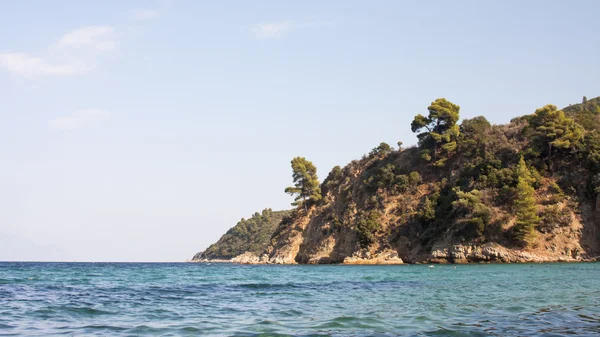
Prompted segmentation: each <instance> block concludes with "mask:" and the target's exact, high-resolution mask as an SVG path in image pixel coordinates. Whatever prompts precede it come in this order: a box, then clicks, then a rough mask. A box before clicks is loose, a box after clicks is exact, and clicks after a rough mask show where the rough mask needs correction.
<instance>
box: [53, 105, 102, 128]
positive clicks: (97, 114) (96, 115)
mask: <svg viewBox="0 0 600 337" xmlns="http://www.w3.org/2000/svg"><path fill="white" fill-rule="evenodd" d="M108 116H109V113H108V112H106V111H105V110H102V109H85V110H79V111H76V112H74V113H73V114H71V115H69V116H64V117H59V118H56V119H53V120H51V121H50V122H48V126H49V127H50V128H52V129H62V130H72V129H79V128H82V127H86V126H89V125H91V124H93V123H96V122H99V121H101V120H104V119H107V118H108Z"/></svg>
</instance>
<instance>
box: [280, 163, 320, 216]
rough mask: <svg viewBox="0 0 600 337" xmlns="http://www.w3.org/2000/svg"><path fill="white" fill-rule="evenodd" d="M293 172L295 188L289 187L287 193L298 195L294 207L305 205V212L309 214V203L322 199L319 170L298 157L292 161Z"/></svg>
mask: <svg viewBox="0 0 600 337" xmlns="http://www.w3.org/2000/svg"><path fill="white" fill-rule="evenodd" d="M292 171H293V174H292V177H293V178H294V187H287V188H286V189H285V193H288V194H290V195H296V198H295V199H294V200H295V201H294V202H293V203H292V205H293V206H301V205H304V210H305V211H306V213H308V206H307V201H309V200H310V201H318V200H321V198H322V196H321V187H319V178H318V177H317V168H316V167H315V165H314V164H313V163H312V162H310V161H308V160H306V158H304V157H296V158H294V159H292Z"/></svg>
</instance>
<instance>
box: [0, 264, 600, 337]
mask: <svg viewBox="0 0 600 337" xmlns="http://www.w3.org/2000/svg"><path fill="white" fill-rule="evenodd" d="M29 278H33V279H31V280H30V279H29ZM598 289H600V264H577V265H561V264H552V265H550V266H548V267H543V268H540V267H539V266H537V265H536V266H533V267H530V266H528V265H473V266H461V267H460V268H459V269H454V270H453V269H451V268H446V267H444V266H439V267H437V268H435V270H433V271H432V270H429V268H427V266H352V267H345V266H251V267H248V266H235V265H227V264H224V265H212V266H208V267H207V266H204V265H201V264H60V263H58V264H40V263H30V264H27V263H25V264H6V263H0V334H1V335H6V334H9V333H10V334H15V335H31V334H49V335H57V334H66V335H97V336H107V335H147V336H152V335H190V336H192V335H226V336H397V335H407V336H489V335H494V336H505V335H513V336H526V335H530V336H537V335H547V336H561V335H562V336H564V335H573V334H578V335H600V314H599V312H598V309H597V308H598V307H600V296H599V295H600V291H599V290H598Z"/></svg>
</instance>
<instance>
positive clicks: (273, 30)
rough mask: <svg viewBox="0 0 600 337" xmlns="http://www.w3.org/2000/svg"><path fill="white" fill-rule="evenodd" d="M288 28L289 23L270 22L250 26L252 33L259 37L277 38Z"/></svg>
mask: <svg viewBox="0 0 600 337" xmlns="http://www.w3.org/2000/svg"><path fill="white" fill-rule="evenodd" d="M289 29H290V23H289V22H287V21H284V22H270V23H261V24H258V25H254V26H253V27H252V33H253V34H254V36H255V37H257V38H259V39H278V38H282V37H283V36H284V35H285V34H286V33H287V32H288V31H289Z"/></svg>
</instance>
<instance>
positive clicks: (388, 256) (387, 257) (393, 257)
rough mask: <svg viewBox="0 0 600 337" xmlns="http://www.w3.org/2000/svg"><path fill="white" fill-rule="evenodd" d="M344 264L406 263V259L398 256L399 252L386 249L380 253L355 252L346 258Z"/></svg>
mask: <svg viewBox="0 0 600 337" xmlns="http://www.w3.org/2000/svg"><path fill="white" fill-rule="evenodd" d="M343 263H344V264H404V261H402V259H401V258H400V257H399V256H398V252H396V251H394V250H391V249H386V250H383V251H382V252H380V253H376V254H370V253H369V252H365V253H362V254H361V253H355V254H354V255H352V256H349V257H346V258H345V259H344V262H343Z"/></svg>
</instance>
